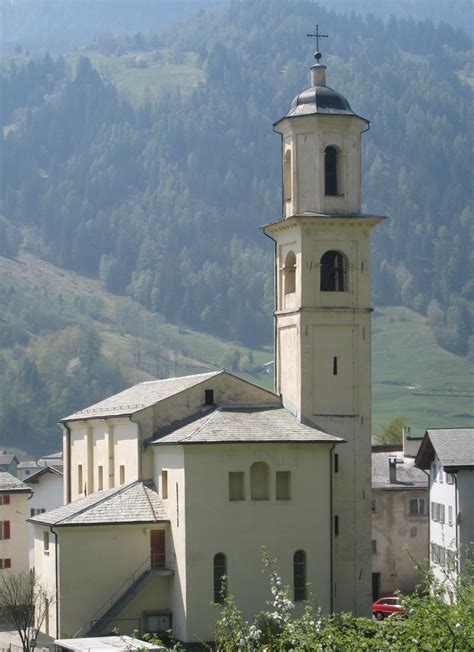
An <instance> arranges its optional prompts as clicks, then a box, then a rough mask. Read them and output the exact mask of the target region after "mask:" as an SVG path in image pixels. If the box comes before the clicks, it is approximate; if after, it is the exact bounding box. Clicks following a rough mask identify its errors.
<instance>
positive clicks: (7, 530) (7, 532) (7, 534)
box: [3, 521, 10, 539]
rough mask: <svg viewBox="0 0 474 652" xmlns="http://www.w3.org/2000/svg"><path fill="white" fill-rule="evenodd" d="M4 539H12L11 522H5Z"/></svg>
mask: <svg viewBox="0 0 474 652" xmlns="http://www.w3.org/2000/svg"><path fill="white" fill-rule="evenodd" d="M3 538H4V539H9V538H10V521H3Z"/></svg>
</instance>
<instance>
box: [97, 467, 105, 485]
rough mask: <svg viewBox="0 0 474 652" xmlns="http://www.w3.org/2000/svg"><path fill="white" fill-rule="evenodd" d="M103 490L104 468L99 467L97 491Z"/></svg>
mask: <svg viewBox="0 0 474 652" xmlns="http://www.w3.org/2000/svg"><path fill="white" fill-rule="evenodd" d="M103 488H104V467H103V466H98V467H97V489H98V490H99V491H102V489H103Z"/></svg>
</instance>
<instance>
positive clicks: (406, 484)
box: [372, 451, 428, 490]
mask: <svg viewBox="0 0 474 652" xmlns="http://www.w3.org/2000/svg"><path fill="white" fill-rule="evenodd" d="M390 457H396V458H397V459H399V460H403V463H402V464H397V465H396V469H397V481H396V482H390V475H389V464H388V460H389V458H390ZM372 488H373V489H389V490H396V489H416V488H424V489H427V488H428V477H427V475H426V473H424V472H423V471H422V470H421V469H417V468H416V466H415V460H414V459H413V458H412V457H403V452H401V451H400V452H393V451H390V452H377V453H372Z"/></svg>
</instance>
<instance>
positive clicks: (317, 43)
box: [306, 25, 328, 63]
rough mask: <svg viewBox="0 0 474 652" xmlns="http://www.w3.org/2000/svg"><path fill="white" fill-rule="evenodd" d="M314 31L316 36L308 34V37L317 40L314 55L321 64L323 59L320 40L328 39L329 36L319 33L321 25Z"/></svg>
mask: <svg viewBox="0 0 474 652" xmlns="http://www.w3.org/2000/svg"><path fill="white" fill-rule="evenodd" d="M314 31H315V33H314V34H306V36H310V37H312V38H315V39H316V52H315V53H314V58H315V59H316V61H317V62H318V63H319V60H320V59H321V52H320V51H319V39H320V38H328V35H327V34H320V33H319V25H316V28H315V30H314Z"/></svg>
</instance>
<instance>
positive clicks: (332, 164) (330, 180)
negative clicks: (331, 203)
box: [324, 145, 338, 196]
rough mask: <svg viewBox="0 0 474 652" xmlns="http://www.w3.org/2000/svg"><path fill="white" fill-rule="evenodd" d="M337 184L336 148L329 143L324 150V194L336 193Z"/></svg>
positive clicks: (333, 194) (332, 194)
mask: <svg viewBox="0 0 474 652" xmlns="http://www.w3.org/2000/svg"><path fill="white" fill-rule="evenodd" d="M337 185H338V184H337V150H336V148H335V147H332V146H331V145H330V146H329V147H326V149H325V150H324V194H325V195H331V196H335V195H337V194H338V188H337Z"/></svg>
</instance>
